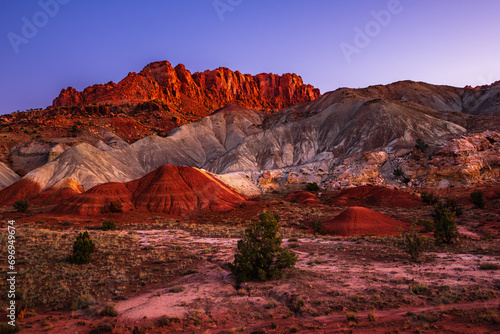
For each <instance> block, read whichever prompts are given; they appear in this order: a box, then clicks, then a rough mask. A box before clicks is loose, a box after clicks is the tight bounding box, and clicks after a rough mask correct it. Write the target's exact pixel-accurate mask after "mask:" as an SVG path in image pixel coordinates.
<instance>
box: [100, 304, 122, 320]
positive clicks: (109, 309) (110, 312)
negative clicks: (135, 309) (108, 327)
mask: <svg viewBox="0 0 500 334" xmlns="http://www.w3.org/2000/svg"><path fill="white" fill-rule="evenodd" d="M117 315H118V311H117V310H116V308H115V305H113V304H108V305H106V306H104V308H103V309H102V310H101V316H103V317H116V316H117Z"/></svg>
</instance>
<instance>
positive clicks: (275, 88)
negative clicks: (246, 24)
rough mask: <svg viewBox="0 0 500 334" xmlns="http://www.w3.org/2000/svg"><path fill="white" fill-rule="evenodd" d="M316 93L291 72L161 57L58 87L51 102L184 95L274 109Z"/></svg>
mask: <svg viewBox="0 0 500 334" xmlns="http://www.w3.org/2000/svg"><path fill="white" fill-rule="evenodd" d="M319 96H320V92H319V89H317V88H314V87H313V86H311V85H304V83H303V82H302V78H301V77H300V76H298V75H296V74H290V73H286V74H283V75H282V76H280V75H277V74H270V73H261V74H258V75H255V76H252V75H250V74H242V73H240V72H238V71H236V72H233V71H231V70H229V69H227V68H223V67H220V68H218V69H215V70H212V71H205V72H202V73H201V72H196V73H194V74H191V72H189V71H188V70H187V69H186V68H185V67H184V65H182V64H179V65H177V66H176V67H175V68H174V67H172V65H171V64H170V63H169V62H167V61H162V62H155V63H151V64H149V65H147V66H146V67H145V68H144V69H143V70H142V71H141V72H140V73H129V75H128V76H127V77H125V78H124V79H123V80H121V81H120V82H119V83H117V84H115V83H113V82H109V83H107V84H104V85H93V86H90V87H87V88H85V89H84V90H83V92H79V91H77V90H76V89H74V88H72V87H69V88H67V89H63V90H62V91H61V93H60V95H59V96H58V97H57V98H56V99H55V100H54V102H53V106H54V107H60V106H64V105H76V104H80V103H81V104H84V105H89V104H94V103H95V104H105V103H111V104H116V105H120V104H125V103H132V104H136V103H141V102H145V101H151V100H158V101H161V102H163V103H165V104H168V103H175V104H179V103H182V102H183V101H185V100H186V99H188V100H191V101H192V102H195V103H197V104H199V105H200V106H203V107H206V108H210V109H216V108H220V107H222V106H224V105H226V104H227V103H230V102H231V103H236V104H238V105H240V106H243V107H247V108H257V109H266V110H276V109H281V108H284V107H288V106H290V105H293V104H296V103H301V102H308V101H312V100H314V99H316V98H318V97H319Z"/></svg>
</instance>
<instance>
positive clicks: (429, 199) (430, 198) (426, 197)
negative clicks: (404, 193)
mask: <svg viewBox="0 0 500 334" xmlns="http://www.w3.org/2000/svg"><path fill="white" fill-rule="evenodd" d="M420 199H421V200H422V203H424V204H430V205H433V204H436V203H438V202H439V196H437V195H434V194H433V193H428V192H425V191H422V193H421V194H420Z"/></svg>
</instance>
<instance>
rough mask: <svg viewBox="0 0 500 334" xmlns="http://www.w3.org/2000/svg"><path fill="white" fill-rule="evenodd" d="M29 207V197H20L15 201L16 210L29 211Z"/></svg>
mask: <svg viewBox="0 0 500 334" xmlns="http://www.w3.org/2000/svg"><path fill="white" fill-rule="evenodd" d="M29 207H30V205H29V203H28V200H27V199H20V200H17V201H16V202H15V203H14V210H16V211H17V212H26V211H28V209H29Z"/></svg>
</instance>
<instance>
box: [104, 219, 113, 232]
mask: <svg viewBox="0 0 500 334" xmlns="http://www.w3.org/2000/svg"><path fill="white" fill-rule="evenodd" d="M101 230H103V231H114V230H116V223H115V222H114V221H112V220H110V219H106V220H104V221H103V222H102V226H101Z"/></svg>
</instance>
